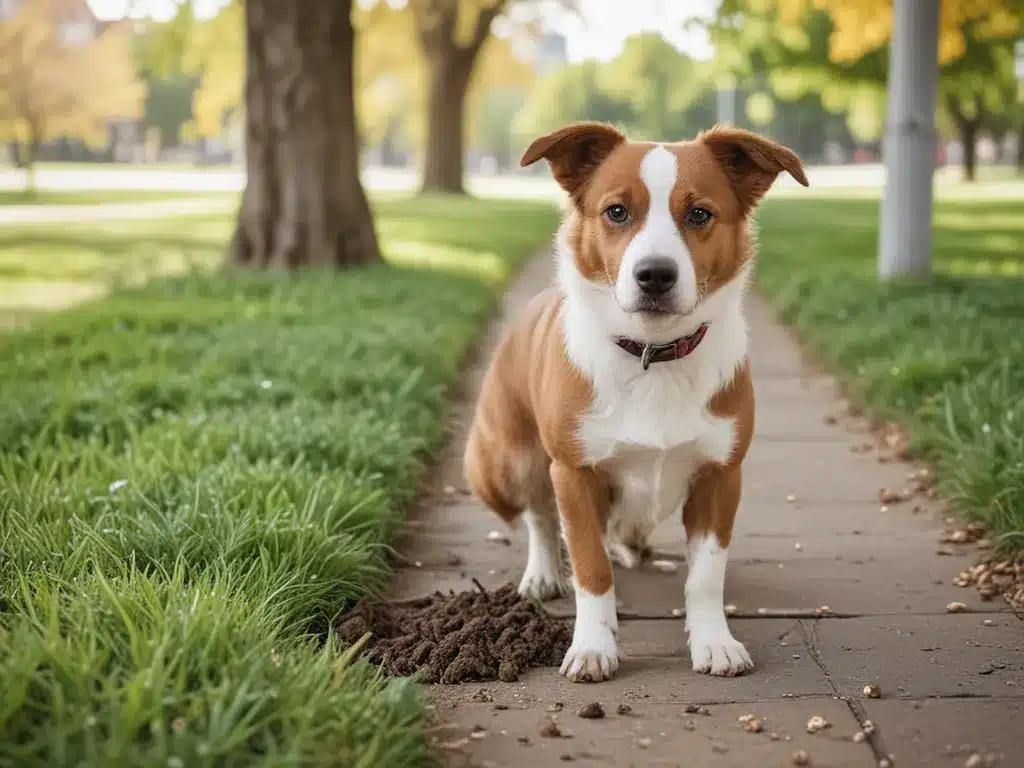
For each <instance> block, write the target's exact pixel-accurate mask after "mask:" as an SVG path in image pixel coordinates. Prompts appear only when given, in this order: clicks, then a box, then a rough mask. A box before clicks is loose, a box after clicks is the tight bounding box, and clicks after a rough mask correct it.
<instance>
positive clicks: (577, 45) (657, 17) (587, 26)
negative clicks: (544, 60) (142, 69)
mask: <svg viewBox="0 0 1024 768" xmlns="http://www.w3.org/2000/svg"><path fill="white" fill-rule="evenodd" d="M87 1H88V3H89V5H90V6H91V7H92V9H93V11H94V12H95V13H96V15H97V16H99V17H100V18H101V19H114V18H120V17H122V16H123V15H124V13H125V9H126V8H127V7H128V6H129V5H130V4H132V5H134V9H135V10H134V13H135V14H137V15H145V16H152V17H155V18H159V19H167V18H170V17H171V16H172V15H173V14H174V8H175V5H176V3H175V0H87ZM224 2H225V0H195V3H196V10H197V13H198V14H199V15H200V16H203V15H212V14H214V13H216V11H217V9H218V8H219V7H220V6H222V5H223V4H224ZM717 5H718V2H717V0H630V2H629V3H628V4H627V3H624V2H622V0H581V6H582V19H581V18H573V17H571V16H566V15H562V16H561V18H557V19H553V20H552V27H553V28H554V29H556V30H557V31H558V32H561V33H562V34H563V35H565V38H566V42H567V45H568V55H569V60H570V61H574V62H575V61H580V60H582V59H584V58H596V59H602V60H608V59H611V58H614V57H615V56H616V55H617V54H618V52H619V51H620V50H621V49H622V43H623V40H625V38H626V37H628V36H630V35H633V34H636V33H638V32H648V31H660V32H661V33H662V34H663V35H664V36H665V39H666V40H668V41H669V42H670V43H672V44H673V45H674V46H675V47H676V48H678V49H679V50H681V51H683V52H685V53H688V54H689V55H691V56H693V57H694V58H698V59H707V58H710V56H711V54H712V52H713V51H712V48H711V44H710V43H709V41H708V39H707V35H706V34H704V33H702V32H700V31H690V30H686V29H684V23H685V22H686V20H687V19H688V18H694V17H707V16H710V15H711V13H712V12H713V11H714V9H715V7H716V6H717ZM627 10H628V12H624V11H627Z"/></svg>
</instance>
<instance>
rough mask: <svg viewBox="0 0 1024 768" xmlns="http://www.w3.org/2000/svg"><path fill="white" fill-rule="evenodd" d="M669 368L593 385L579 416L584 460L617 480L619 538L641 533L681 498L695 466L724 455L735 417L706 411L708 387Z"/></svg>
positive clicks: (615, 518) (728, 450)
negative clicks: (611, 384) (606, 384)
mask: <svg viewBox="0 0 1024 768" xmlns="http://www.w3.org/2000/svg"><path fill="white" fill-rule="evenodd" d="M693 383H694V382H693V381H692V380H690V379H686V378H684V377H682V376H681V375H680V376H678V377H673V376H672V375H669V373H668V372H666V373H664V374H662V373H661V372H658V373H657V374H656V375H654V376H644V377H637V378H636V379H635V380H634V381H632V382H630V384H629V385H628V386H616V387H614V388H609V387H606V388H596V396H595V401H594V404H593V406H592V407H591V408H590V409H589V411H588V412H587V413H585V414H584V416H583V418H582V420H581V423H580V433H579V434H580V438H581V441H582V444H583V448H584V453H585V455H586V457H587V459H588V460H589V461H590V462H592V463H594V464H596V465H598V466H600V467H601V468H602V469H604V470H605V471H606V472H608V473H609V475H610V477H611V480H612V483H613V485H614V487H615V490H616V493H615V498H616V502H615V504H614V506H613V510H612V525H613V527H617V528H621V529H622V530H621V534H622V535H623V537H624V538H633V536H632V535H631V534H630V532H629V531H630V530H631V529H636V530H635V534H636V536H637V537H639V538H643V537H645V536H646V535H647V534H648V533H649V532H650V530H651V529H653V527H654V526H656V525H657V524H658V522H660V521H661V520H662V519H664V518H665V516H667V515H669V514H671V513H672V512H673V511H675V510H676V509H678V508H679V506H680V504H682V503H683V502H684V501H685V496H686V493H687V491H688V489H689V485H690V481H691V479H692V477H693V474H694V473H695V472H696V470H697V469H698V468H699V467H700V466H701V465H703V464H705V463H707V462H724V461H726V460H728V458H729V454H730V453H731V451H732V447H733V442H734V440H735V423H734V419H732V418H728V417H719V416H716V415H714V414H712V413H711V412H709V410H708V407H707V406H708V402H709V400H710V397H711V394H712V393H713V388H711V389H709V390H707V391H701V389H703V388H694V387H693V386H692V385H693Z"/></svg>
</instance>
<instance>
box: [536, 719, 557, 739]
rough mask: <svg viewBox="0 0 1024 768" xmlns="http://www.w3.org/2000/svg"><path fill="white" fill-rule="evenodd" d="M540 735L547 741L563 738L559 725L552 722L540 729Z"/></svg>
mask: <svg viewBox="0 0 1024 768" xmlns="http://www.w3.org/2000/svg"><path fill="white" fill-rule="evenodd" d="M540 735H541V736H543V737H544V738H546V739H560V738H562V729H561V728H559V727H558V724H557V723H554V722H551V723H548V724H547V725H545V726H544V727H543V728H541V729H540Z"/></svg>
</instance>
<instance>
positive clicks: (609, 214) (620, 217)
mask: <svg viewBox="0 0 1024 768" xmlns="http://www.w3.org/2000/svg"><path fill="white" fill-rule="evenodd" d="M604 217H605V218H606V219H608V221H610V222H611V223H612V224H616V225H622V224H625V223H626V222H627V221H629V211H627V210H626V208H625V206H622V205H619V204H618V203H616V204H615V205H609V206H608V207H607V208H605V209H604Z"/></svg>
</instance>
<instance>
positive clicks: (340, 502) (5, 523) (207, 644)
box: [0, 199, 555, 768]
mask: <svg viewBox="0 0 1024 768" xmlns="http://www.w3.org/2000/svg"><path fill="white" fill-rule="evenodd" d="M376 209H377V214H378V217H379V230H380V232H381V235H382V240H383V243H384V247H385V251H386V252H387V254H388V256H389V258H390V259H391V261H392V262H393V263H394V265H395V266H393V267H375V268H369V269H362V270H357V271H353V272H350V273H345V274H341V275H326V274H303V275H294V276H288V277H281V276H273V275H268V274H240V273H230V272H228V273H225V272H221V271H219V270H218V271H213V270H205V271H204V270H196V271H191V272H189V273H187V274H183V275H178V276H169V277H162V278H159V279H155V280H152V281H149V282H148V283H146V284H144V285H138V286H135V287H123V288H121V289H119V290H116V291H114V293H113V294H112V295H110V296H108V297H106V298H103V299H101V300H98V301H92V302H87V303H84V304H81V305H79V306H77V307H74V308H72V309H69V310H67V311H65V312H60V313H56V314H53V315H50V316H45V317H44V316H39V317H37V318H35V319H34V320H33V322H32V323H31V327H30V328H29V329H27V330H24V331H19V332H14V333H9V334H7V335H6V337H5V338H3V339H2V343H0V370H2V371H3V380H4V385H3V390H2V394H0V444H2V445H3V446H4V453H3V454H2V456H0V680H2V685H0V765H18V766H61V765H75V766H112V765H118V766H147V768H148V767H150V766H160V767H161V768H163V767H164V766H168V767H170V768H184V767H185V766H188V768H192V767H193V766H197V767H198V766H214V765H216V766H300V765H301V766H312V765H324V766H327V765H332V766H333V765H337V766H346V768H348V767H350V766H353V767H354V766H366V767H367V768H369V767H370V766H374V767H376V766H389V768H391V767H395V768H400V767H401V766H408V765H418V764H422V763H424V762H425V761H426V759H427V757H428V752H427V744H426V737H425V734H424V732H423V729H422V727H421V726H422V718H423V715H424V710H423V706H422V702H421V700H420V698H419V696H418V693H417V690H416V688H415V687H414V686H412V685H410V684H408V683H407V682H405V681H399V680H386V679H383V678H381V677H379V676H378V675H377V674H376V673H375V671H374V670H373V669H372V668H371V667H369V666H368V665H367V664H366V663H365V662H363V661H359V660H356V659H354V658H353V657H354V654H353V653H351V652H350V651H351V649H348V650H346V649H341V648H339V647H338V646H337V644H336V643H335V642H334V640H333V639H332V637H331V635H330V633H329V632H328V627H329V626H330V624H331V621H332V618H333V617H334V616H335V615H336V614H337V613H338V612H339V611H340V610H341V609H342V608H343V607H344V606H346V605H348V604H350V603H352V602H353V601H356V600H359V599H361V598H364V597H367V596H372V595H374V594H376V593H377V591H378V590H379V588H380V587H381V586H382V585H383V584H384V583H385V582H386V575H387V573H386V562H387V551H388V550H387V547H388V544H389V541H390V540H391V538H392V534H393V533H394V532H395V529H396V525H397V524H398V523H399V522H400V521H401V519H402V516H403V513H404V511H405V510H406V509H407V508H408V506H409V504H410V502H411V501H412V500H413V499H414V498H415V495H416V492H417V489H418V487H419V484H420V482H421V479H422V473H423V470H424V464H425V461H426V459H427V458H428V457H429V456H430V455H431V454H432V453H433V452H434V451H436V450H437V449H438V448H439V446H440V444H441V442H442V440H443V423H444V418H445V414H446V393H447V388H448V387H449V385H451V384H452V383H453V381H454V380H455V378H456V377H457V375H458V370H459V366H460V361H461V360H462V358H463V354H464V352H465V351H466V349H467V346H468V344H469V343H470V341H471V339H472V338H473V337H474V335H475V334H476V333H477V331H478V330H479V329H480V327H481V325H482V323H484V322H485V320H486V318H487V317H488V316H489V315H490V313H491V312H492V311H493V310H494V308H495V306H496V301H497V297H498V294H499V292H500V289H501V287H502V285H503V282H504V280H505V278H507V277H508V275H509V274H510V272H511V271H512V270H514V269H515V268H516V267H518V266H519V265H520V264H521V263H522V262H523V261H524V259H525V258H526V257H527V256H528V255H529V254H530V253H532V252H533V251H534V250H535V249H536V248H537V247H538V246H540V245H543V244H544V243H545V242H546V241H547V240H548V239H549V238H550V236H551V234H552V231H553V227H554V225H555V210H554V208H553V207H551V206H548V205H546V204H540V203H529V202H512V201H509V202H495V201H481V200H476V201H452V200H440V199H433V200H387V201H380V202H378V203H377V204H376ZM186 221H188V222H189V225H188V226H182V224H183V222H186ZM146 226H150V227H152V229H151V231H150V232H149V234H148V235H146V234H145V230H144V228H145V227H146ZM229 231H230V221H228V220H227V219H226V218H225V219H216V218H203V217H199V218H196V219H194V220H186V219H179V220H175V221H174V222H172V223H170V224H167V223H164V224H160V223H158V222H148V223H147V222H132V223H131V224H130V225H127V224H126V225H125V227H124V228H123V229H111V228H108V227H107V226H106V225H103V228H102V229H100V228H99V227H97V228H96V230H95V231H94V232H93V234H92V236H91V238H90V239H88V240H87V241H83V242H80V243H79V244H78V245H74V242H77V241H75V239H74V236H73V235H71V234H69V233H68V232H67V231H64V230H61V231H46V232H44V233H41V234H33V235H32V237H33V238H36V239H33V241H32V248H33V249H35V250H34V251H33V252H36V253H39V254H46V253H49V254H50V257H51V258H50V264H51V266H40V265H38V264H37V265H35V266H33V267H31V269H34V270H41V269H43V270H49V271H48V272H47V273H46V274H47V275H48V276H54V277H58V278H62V279H66V278H67V275H68V273H71V272H74V273H75V274H76V275H78V274H81V273H83V272H84V273H86V274H88V275H92V274H94V270H99V271H100V272H101V273H102V274H104V275H106V274H107V273H109V272H113V271H116V269H114V270H112V269H110V267H111V264H112V263H116V264H121V265H126V264H130V263H131V262H132V259H133V258H134V256H133V254H134V255H138V254H141V253H148V254H157V255H158V254H159V253H160V252H161V250H163V251H165V252H167V253H173V254H175V255H173V257H172V258H173V259H174V260H175V263H177V260H178V259H179V258H188V259H191V260H193V261H194V262H195V263H196V264H205V265H207V266H209V265H211V264H212V263H213V262H214V260H215V259H216V254H217V253H219V250H220V247H221V246H222V242H223V239H224V236H225V235H226V234H227V233H228V232H229ZM7 234H9V233H7V232H6V231H5V232H2V233H0V235H4V236H6V235H7ZM79 234H80V233H79ZM22 236H25V235H22ZM40 238H42V239H40ZM46 238H49V240H46ZM47 243H48V244H47ZM75 249H81V250H75ZM140 249H141V250H140ZM179 251H180V253H181V254H183V256H180V257H179V255H177V254H178V252H179ZM72 253H78V254H79V255H78V256H72V255H71V254H72ZM89 254H91V255H89ZM87 255H89V256H88V258H86V256H87ZM154 258H157V256H154ZM80 259H81V262H82V263H84V262H88V263H91V264H92V265H93V266H89V267H83V266H82V263H80V261H79V260H80ZM106 260H109V263H108V261H106ZM52 264H63V265H65V267H64V268H60V269H58V268H55V267H53V266H52ZM8 268H10V265H8ZM76 270H77V271H76ZM51 272H52V275H51Z"/></svg>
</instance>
